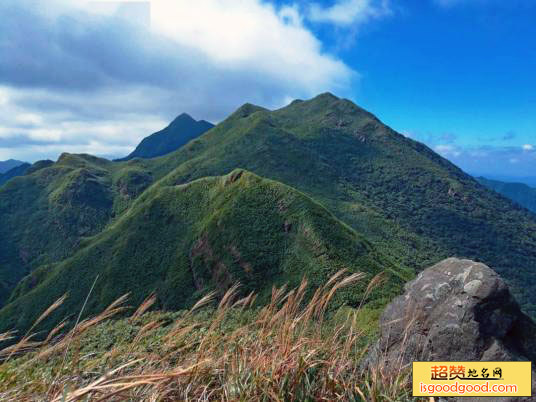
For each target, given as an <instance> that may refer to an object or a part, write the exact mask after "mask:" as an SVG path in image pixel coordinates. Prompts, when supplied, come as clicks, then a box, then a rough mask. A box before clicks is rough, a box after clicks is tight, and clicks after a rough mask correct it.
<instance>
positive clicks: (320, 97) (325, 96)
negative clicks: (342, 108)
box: [311, 92, 340, 101]
mask: <svg viewBox="0 0 536 402" xmlns="http://www.w3.org/2000/svg"><path fill="white" fill-rule="evenodd" d="M315 100H340V98H338V97H336V96H335V95H333V94H332V93H331V92H323V93H321V94H320V95H317V96H315V97H314V98H313V99H311V101H315Z"/></svg>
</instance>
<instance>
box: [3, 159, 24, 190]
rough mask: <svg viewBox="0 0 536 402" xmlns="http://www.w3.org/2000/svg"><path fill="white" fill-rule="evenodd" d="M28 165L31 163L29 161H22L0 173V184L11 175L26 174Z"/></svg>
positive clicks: (10, 177) (11, 176)
mask: <svg viewBox="0 0 536 402" xmlns="http://www.w3.org/2000/svg"><path fill="white" fill-rule="evenodd" d="M30 166H32V165H30V164H29V163H25V162H22V163H20V164H18V165H16V166H15V167H13V168H11V169H9V170H8V171H7V172H5V173H3V174H0V186H1V185H2V184H4V183H5V182H7V181H8V180H10V179H12V178H13V177H17V176H22V175H24V174H26V172H27V171H28V169H29V168H30Z"/></svg>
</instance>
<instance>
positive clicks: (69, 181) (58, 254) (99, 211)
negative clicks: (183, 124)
mask: <svg viewBox="0 0 536 402" xmlns="http://www.w3.org/2000/svg"><path fill="white" fill-rule="evenodd" d="M139 170H143V171H144V173H143V180H141V179H140V178H139V177H138V175H136V174H135V172H136V171H139ZM151 180H152V179H151V178H150V175H149V174H148V173H146V172H145V167H144V166H143V161H132V162H129V163H126V164H122V165H118V164H115V163H113V162H110V161H107V160H104V159H99V158H95V157H93V156H90V155H69V154H63V155H62V156H61V157H60V158H59V160H58V162H57V163H54V164H52V162H49V161H48V162H47V161H42V162H37V163H35V164H34V165H32V167H31V168H30V169H29V171H28V172H27V174H26V175H24V176H20V177H16V178H14V179H12V180H11V181H9V182H8V183H6V184H5V185H4V186H2V187H0V238H1V239H2V241H1V242H0V306H1V305H2V304H3V303H4V302H5V301H6V300H7V298H8V295H9V293H10V292H11V291H12V290H13V288H14V287H15V286H16V284H17V283H18V282H19V281H20V279H21V278H22V277H24V276H25V275H27V274H28V273H29V272H31V271H32V270H34V269H35V268H37V267H38V266H42V265H44V264H49V263H52V262H56V261H60V260H63V259H64V258H66V257H68V256H70V255H71V254H72V253H73V252H74V251H75V250H77V249H78V248H79V243H80V241H81V239H83V238H84V237H86V236H91V235H94V234H96V233H98V232H100V231H101V230H102V229H103V228H104V227H105V225H106V224H107V223H108V222H109V220H110V219H112V218H113V217H114V216H116V215H118V214H119V213H120V212H122V211H123V210H124V209H125V208H127V206H128V205H129V204H130V202H131V200H132V199H133V198H134V197H136V196H137V195H138V194H139V193H141V192H142V191H143V190H144V189H145V188H146V187H148V186H149V185H150V183H151ZM43 269H44V270H46V268H43Z"/></svg>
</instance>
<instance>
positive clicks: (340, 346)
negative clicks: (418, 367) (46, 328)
mask: <svg viewBox="0 0 536 402" xmlns="http://www.w3.org/2000/svg"><path fill="white" fill-rule="evenodd" d="M359 280H363V275H362V274H353V275H348V276H345V272H343V271H341V272H338V273H337V274H336V275H335V276H333V277H332V278H331V279H330V281H328V282H327V283H326V284H325V285H324V286H323V287H321V288H319V289H317V290H316V291H315V293H314V295H313V297H312V298H311V299H310V300H309V301H307V302H306V301H305V300H304V299H305V294H306V290H307V282H306V281H305V280H304V281H303V282H302V283H301V285H300V286H299V287H298V288H296V289H292V290H290V291H286V290H285V288H284V287H283V288H280V289H276V288H274V289H273V291H272V298H271V302H270V303H269V304H268V305H267V306H265V307H263V308H254V307H253V302H254V300H255V295H253V294H250V295H248V296H247V297H245V298H241V299H240V298H238V285H237V286H233V287H232V288H230V289H229V290H228V291H227V293H226V294H225V295H224V296H223V298H222V299H221V300H220V301H219V304H218V305H217V307H216V308H214V309H212V310H210V312H209V313H208V314H207V313H205V314H200V313H199V312H200V310H203V309H204V310H206V308H207V306H210V305H213V303H214V298H215V295H214V294H209V295H207V296H205V297H204V298H203V299H201V300H200V301H199V302H198V303H197V304H196V305H195V306H194V307H193V308H192V309H191V310H190V311H188V312H186V313H184V314H180V315H179V316H177V318H176V319H175V321H174V322H173V323H171V324H169V323H168V324H166V328H165V329H164V328H163V326H164V322H162V320H159V319H158V316H157V317H156V319H147V318H148V316H150V315H151V314H148V315H147V314H144V313H146V311H147V310H149V309H150V307H151V306H152V305H153V304H154V302H155V300H156V297H155V295H151V296H150V297H149V298H148V299H147V300H146V301H145V302H144V303H142V305H141V306H140V307H139V308H138V309H137V310H136V312H135V313H134V314H133V315H132V316H131V317H130V318H129V319H128V322H129V324H133V325H134V324H136V326H135V328H137V330H136V333H135V334H134V336H133V338H132V340H131V341H130V342H128V343H127V344H126V345H121V346H120V345H116V346H112V347H111V348H110V349H109V350H107V351H106V353H104V354H103V356H101V358H100V359H99V360H95V361H97V362H98V363H97V364H99V367H95V368H94V369H93V370H90V369H88V367H90V365H89V363H88V362H91V361H92V360H91V359H92V358H94V356H93V355H94V354H91V353H85V352H84V353H85V354H84V353H82V351H83V350H84V348H83V345H84V342H86V341H87V340H86V336H87V334H88V333H90V332H91V331H92V330H96V329H97V328H99V325H101V324H102V323H104V322H105V321H107V320H109V319H110V318H112V317H114V316H115V315H117V314H118V313H119V312H122V311H124V306H123V303H124V302H125V300H126V297H122V298H120V299H119V300H117V301H116V302H114V303H113V304H112V305H111V306H109V307H108V308H107V309H106V310H105V311H104V312H103V313H101V314H100V315H98V316H96V317H93V318H89V319H86V320H83V321H81V322H78V323H77V324H76V325H75V326H74V328H73V329H71V330H70V331H68V332H67V333H66V334H62V335H58V334H59V332H60V331H61V329H62V328H63V324H62V325H61V326H60V327H58V328H56V329H54V330H53V331H52V332H51V334H49V336H48V337H47V339H46V340H45V341H41V342H32V341H31V340H32V339H33V338H34V335H33V334H32V333H31V331H30V332H29V333H28V334H26V335H25V336H24V337H23V338H22V339H21V340H20V341H19V342H18V343H17V344H15V345H14V346H11V347H9V348H7V349H4V350H3V351H1V353H2V355H3V356H4V361H3V363H2V365H0V399H1V400H16V401H29V400H49V401H79V400H83V401H86V400H91V401H109V400H113V401H115V400H134V401H137V400H147V401H176V400H181V401H182V400H184V401H205V400H207V401H208V400H219V401H283V400H284V401H306V400H310V401H312V400H314V401H317V400H325V401H334V400H345V401H346V400H371V401H384V400H389V401H391V400H404V399H409V396H408V395H409V392H410V388H409V383H408V377H407V373H399V374H398V375H397V376H396V378H393V377H389V376H387V375H384V374H383V372H382V370H381V368H378V367H377V368H376V369H372V370H368V371H367V372H363V371H362V369H361V368H360V365H361V361H362V357H363V355H364V354H365V353H366V348H363V347H362V346H358V345H359V344H360V342H359V338H360V336H361V335H362V334H361V333H360V331H359V330H357V329H356V328H357V327H358V326H357V325H355V322H354V321H355V319H356V314H357V313H358V312H356V313H354V314H351V315H349V316H348V319H347V320H346V322H344V323H342V324H340V325H332V324H331V323H329V324H328V323H327V322H326V318H325V317H326V311H327V309H328V305H329V303H330V300H331V298H332V297H333V295H334V294H335V292H337V290H339V289H340V288H343V287H345V286H350V285H352V284H354V283H355V282H356V281H359ZM379 284H381V278H376V279H374V280H373V282H372V284H371V286H369V288H371V287H373V286H378V285H379ZM63 300H64V299H63V298H62V299H60V300H58V302H56V303H55V304H54V306H55V307H54V308H57V307H58V306H59V305H60V304H61V303H62V302H63ZM54 308H52V307H51V308H49V309H48V310H47V312H46V314H50V313H51V312H52V311H53V310H54ZM46 314H44V315H43V316H42V317H40V319H39V321H41V320H43V319H44V318H46ZM240 314H244V315H245V316H247V317H248V319H247V320H245V322H240V324H239V325H234V326H233V327H232V329H230V328H229V325H227V320H228V319H229V317H234V316H237V315H238V316H240ZM37 324H38V323H36V325H35V326H37ZM35 326H34V327H35ZM32 330H33V328H32ZM156 334H158V336H155V335H156ZM13 336H14V334H13V333H6V334H0V341H3V340H7V339H10V338H11V337H13ZM149 339H153V340H154V339H158V341H157V342H156V343H155V342H153V341H151V342H149V341H148V340H149ZM148 345H149V346H148ZM155 345H156V346H155ZM23 352H24V354H22V353H23ZM21 354H22V355H21ZM54 362H56V363H54ZM81 366H82V367H85V369H80V367H81ZM35 367H44V368H41V369H34V368H35Z"/></svg>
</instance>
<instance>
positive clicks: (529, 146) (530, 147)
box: [522, 144, 534, 151]
mask: <svg viewBox="0 0 536 402" xmlns="http://www.w3.org/2000/svg"><path fill="white" fill-rule="evenodd" d="M522 148H523V151H534V145H532V144H524V145H523V147H522Z"/></svg>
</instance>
